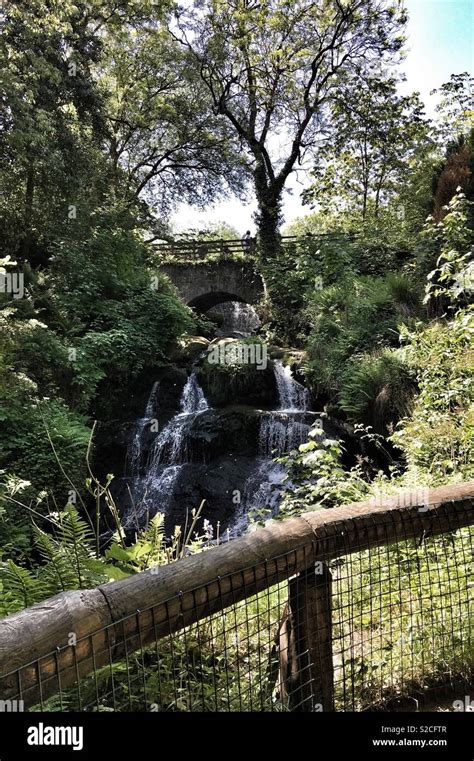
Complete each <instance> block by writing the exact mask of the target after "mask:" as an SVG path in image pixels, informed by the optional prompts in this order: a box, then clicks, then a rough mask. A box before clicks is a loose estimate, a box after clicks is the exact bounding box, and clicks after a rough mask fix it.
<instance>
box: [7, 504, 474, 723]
mask: <svg viewBox="0 0 474 761" xmlns="http://www.w3.org/2000/svg"><path fill="white" fill-rule="evenodd" d="M448 508H449V505H448ZM341 510H344V508H341ZM327 512H331V511H327ZM336 512H337V511H336ZM400 514H402V516H403V517H402V519H400ZM313 515H316V514H313ZM299 520H301V519H299ZM351 521H352V523H351ZM285 523H286V522H282V523H281V524H280V525H279V529H278V530H279V531H280V533H281V532H282V531H283V530H284V526H285ZM371 523H373V529H372V528H371ZM473 523H474V511H473V504H472V499H470V500H469V501H467V502H466V503H460V504H458V509H457V510H455V511H450V510H449V509H443V511H442V513H440V512H439V510H438V508H437V507H436V506H435V507H434V508H430V514H429V517H428V516H424V515H423V512H420V510H415V509H409V510H406V509H404V510H403V511H397V510H391V511H390V512H388V513H386V514H384V520H381V519H380V511H376V512H374V513H373V517H372V518H371V513H370V512H369V513H367V514H366V515H364V520H363V521H362V522H360V521H359V522H357V521H356V520H355V518H351V517H349V518H344V521H343V523H342V524H341V522H340V521H339V524H340V525H339V527H338V528H337V530H336V529H335V530H334V532H333V534H331V530H330V529H331V528H332V524H331V522H328V521H326V522H325V523H323V524H322V526H321V527H318V529H317V530H315V529H314V528H313V533H312V536H311V539H310V541H307V540H305V541H304V542H300V543H299V544H298V546H296V547H294V548H291V549H288V550H287V551H285V552H284V553H279V554H275V555H273V556H270V557H257V558H256V559H255V562H254V563H253V564H251V565H250V566H249V565H246V566H245V567H242V568H240V569H239V570H238V571H237V572H236V571H235V570H233V571H232V572H231V573H229V574H224V575H218V573H216V574H215V576H209V581H208V582H207V583H206V584H200V585H198V586H192V585H188V588H187V589H186V591H185V592H184V591H181V590H180V591H178V592H177V593H175V594H173V595H172V596H170V597H168V598H166V599H162V600H160V602H159V603H157V604H156V605H152V606H149V607H147V608H143V609H141V610H136V612H134V613H133V614H132V615H127V616H124V617H122V618H120V619H118V620H115V621H114V622H113V623H112V624H109V625H107V626H103V627H99V628H96V629H95V630H94V631H91V633H88V634H87V635H86V636H82V637H79V638H77V639H75V637H74V634H73V633H72V637H73V639H72V641H68V643H67V644H62V645H60V646H58V647H57V648H56V649H54V650H52V651H49V652H48V651H45V655H43V656H42V657H39V658H36V659H35V660H33V661H31V662H30V663H23V664H22V665H21V666H17V667H16V668H15V669H12V670H11V671H10V672H9V673H6V674H4V675H3V676H2V677H1V678H0V699H2V698H3V699H4V700H5V699H6V700H7V701H24V705H25V707H26V709H28V710H42V711H57V710H61V711H78V710H79V711H292V710H293V711H334V710H336V711H361V710H393V709H397V708H405V709H406V708H410V707H411V706H410V704H412V705H413V706H414V705H416V704H418V703H419V704H421V705H428V704H429V703H430V701H431V705H432V706H436V701H439V700H442V699H444V695H448V694H449V695H451V696H454V697H456V696H457V697H459V695H461V696H463V695H465V694H466V690H468V689H469V685H470V684H472V666H473V656H474V649H473V638H472V619H471V618H470V609H469V603H470V598H471V593H472V557H473V526H472V524H473ZM341 525H342V526H343V528H342V530H341V528H340V526H341ZM420 526H424V528H423V529H422V530H420ZM426 526H429V530H426ZM374 532H375V533H374ZM258 534H259V531H257V532H255V534H254V535H255V536H256V535H258ZM374 536H375V537H376V541H374ZM334 537H336V538H337V541H335V539H334ZM237 541H239V540H237ZM246 541H247V544H248V543H249V541H250V539H247V540H246ZM235 543H236V542H234V543H233V544H235ZM231 544H232V543H231ZM218 551H219V548H215V549H212V550H210V551H208V552H205V553H203V554H202V558H201V562H205V563H206V565H207V567H209V568H211V573H212V566H213V557H216V558H217V555H215V553H216V552H217V553H218ZM193 560H194V559H191V558H190V559H185V560H183V561H180V562H179V563H177V564H174V566H175V569H176V570H175V576H174V583H175V584H179V581H180V579H181V573H180V572H179V568H178V567H179V566H180V565H181V568H183V569H184V568H185V567H186V564H187V563H188V562H189V561H193ZM162 571H163V569H160V570H159V571H158V573H156V574H154V583H159V579H160V573H162ZM106 586H109V585H106ZM176 588H178V589H179V587H176ZM36 607H38V606H36ZM23 614H25V612H23ZM16 615H19V614H16ZM10 618H11V617H10ZM23 620H24V621H27V619H26V618H24V619H23ZM5 621H8V619H5ZM0 642H1V640H0ZM0 649H1V645H0ZM25 660H26V659H25ZM467 694H468V693H467Z"/></svg>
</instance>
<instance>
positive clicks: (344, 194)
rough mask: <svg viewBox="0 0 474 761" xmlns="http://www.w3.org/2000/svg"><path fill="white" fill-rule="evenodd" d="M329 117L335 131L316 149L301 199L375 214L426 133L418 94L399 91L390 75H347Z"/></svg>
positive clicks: (397, 183) (405, 171) (404, 172)
mask: <svg viewBox="0 0 474 761" xmlns="http://www.w3.org/2000/svg"><path fill="white" fill-rule="evenodd" d="M332 118H333V129H334V135H331V136H330V137H329V139H328V140H327V142H326V143H323V147H322V148H321V150H320V151H319V154H318V158H317V163H316V165H315V167H314V169H313V171H312V175H313V184H312V185H311V186H310V187H309V188H308V189H306V190H305V191H304V192H303V199H304V200H305V201H306V202H307V203H317V204H318V206H319V207H320V208H321V209H323V210H326V211H327V208H328V207H329V209H330V208H331V207H334V206H336V207H338V208H348V209H350V210H351V211H356V212H358V213H360V214H361V217H362V220H365V219H366V218H367V216H369V215H370V214H373V215H374V216H375V217H377V216H378V215H379V212H380V209H381V207H382V206H383V205H386V204H387V201H388V200H389V199H390V198H391V197H393V195H394V193H395V192H396V190H397V189H398V188H399V187H400V186H401V184H402V182H403V181H404V180H405V178H406V176H407V174H408V171H409V169H410V161H411V158H412V155H413V153H414V151H415V149H418V150H420V146H421V144H422V143H423V141H424V140H425V139H426V137H427V126H426V123H425V121H424V118H423V108H422V105H421V103H420V101H419V97H418V95H417V94H415V95H412V96H400V95H398V93H397V81H396V78H395V77H394V76H390V77H385V78H384V77H383V76H382V75H381V74H380V72H379V73H378V74H377V75H376V76H369V77H367V76H365V77H363V78H359V77H354V76H352V77H351V78H349V79H348V80H347V81H346V82H343V83H342V85H341V87H340V88H339V90H338V93H337V97H336V98H335V99H334V101H333V107H332Z"/></svg>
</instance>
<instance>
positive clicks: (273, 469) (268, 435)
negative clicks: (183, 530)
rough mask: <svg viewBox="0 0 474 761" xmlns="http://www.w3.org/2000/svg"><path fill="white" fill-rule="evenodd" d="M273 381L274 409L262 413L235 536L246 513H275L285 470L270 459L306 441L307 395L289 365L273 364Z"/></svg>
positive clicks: (241, 525)
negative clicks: (253, 465)
mask: <svg viewBox="0 0 474 761" xmlns="http://www.w3.org/2000/svg"><path fill="white" fill-rule="evenodd" d="M274 374H275V382H276V386H277V391H278V407H279V408H278V410H272V411H270V412H267V413H264V415H263V417H262V420H261V423H260V434H259V455H260V457H259V460H258V465H257V468H256V470H255V472H254V473H253V474H252V476H250V478H249V479H248V480H247V483H246V484H245V487H244V493H243V499H242V505H241V509H240V511H239V514H238V516H237V518H236V521H235V524H234V533H235V534H239V533H242V531H244V530H245V528H246V526H247V525H248V516H249V514H252V513H256V512H258V511H259V510H261V509H262V508H265V509H267V510H270V511H271V513H272V515H274V514H275V513H277V512H278V507H279V503H280V499H281V496H282V492H283V490H284V486H283V479H284V476H285V470H284V468H283V467H282V465H280V464H279V463H277V462H275V461H274V459H273V458H276V457H281V456H282V455H283V454H285V453H286V452H290V451H291V450H292V449H297V448H298V447H299V446H300V444H304V443H305V442H306V441H307V439H308V433H309V430H310V426H309V425H308V424H307V423H305V422H304V417H305V412H306V410H307V409H308V406H309V393H308V391H307V389H305V388H304V386H302V385H301V383H298V381H296V380H295V379H294V378H293V376H292V373H291V368H290V367H289V366H286V367H284V366H283V364H282V362H281V361H279V360H276V361H275V362H274Z"/></svg>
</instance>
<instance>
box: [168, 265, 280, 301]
mask: <svg viewBox="0 0 474 761" xmlns="http://www.w3.org/2000/svg"><path fill="white" fill-rule="evenodd" d="M160 269H161V271H162V272H164V273H165V274H166V275H168V277H169V278H170V280H171V282H172V283H173V284H174V285H175V287H176V289H177V291H178V293H179V295H180V296H181V298H182V299H183V301H184V302H185V303H186V304H187V305H188V306H191V307H194V308H195V309H196V310H197V311H198V312H207V311H208V309H212V307H215V306H216V305H217V304H221V303H222V302H224V301H241V302H245V303H246V304H256V303H257V302H258V301H260V299H261V298H262V296H263V295H264V293H265V284H264V281H263V278H262V276H261V275H260V274H259V273H258V272H257V270H256V267H255V264H254V263H253V262H235V261H229V260H227V261H217V262H193V263H190V262H176V263H173V264H164V265H162V266H161V268H160Z"/></svg>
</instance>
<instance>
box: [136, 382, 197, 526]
mask: <svg viewBox="0 0 474 761" xmlns="http://www.w3.org/2000/svg"><path fill="white" fill-rule="evenodd" d="M155 386H156V384H155ZM154 388H155V387H154ZM153 395H154V396H156V390H155V392H154V391H153V390H152V396H153ZM150 399H151V396H150ZM154 409H155V407H154V402H153V404H152V406H150V401H149V403H148V405H147V412H150V411H154ZM207 409H209V405H208V403H207V401H206V398H205V396H204V392H203V390H202V388H201V387H200V385H199V383H198V381H197V378H196V375H195V374H194V373H193V374H192V375H190V376H189V378H188V380H187V381H186V384H185V386H184V389H183V392H182V394H181V399H180V410H179V412H178V413H177V414H176V415H174V417H172V418H171V420H170V421H169V422H168V423H167V425H166V426H165V427H164V428H163V430H162V431H160V433H159V434H158V435H157V437H156V438H155V441H154V443H153V447H152V449H151V452H150V456H149V458H148V462H147V465H146V473H145V476H144V477H141V476H140V474H139V466H140V463H141V461H142V459H143V455H142V434H141V433H139V430H140V426H141V421H143V420H145V423H144V425H143V426H142V428H141V431H142V432H143V428H144V427H145V425H146V421H147V420H148V419H149V418H146V417H145V418H141V419H140V420H139V421H137V428H136V432H135V434H134V437H133V441H132V445H131V449H130V452H131V454H130V460H131V461H132V460H133V462H135V463H138V469H137V466H135V471H134V476H135V478H134V479H133V483H132V485H131V489H130V491H131V497H132V501H133V509H132V510H131V511H130V513H129V514H128V515H127V516H126V518H125V520H124V521H123V526H124V528H126V529H127V528H131V527H133V526H135V525H136V523H137V519H139V518H141V517H142V516H144V515H145V514H146V513H147V512H149V513H150V515H154V514H155V513H156V512H157V508H158V509H159V510H161V511H162V512H164V511H165V510H166V508H167V506H168V505H169V503H170V501H171V498H172V496H173V491H174V487H175V484H176V481H177V479H178V476H179V473H180V471H181V468H182V466H183V464H184V463H185V462H186V461H187V458H188V452H187V447H186V436H187V433H188V431H189V429H190V427H191V425H192V424H193V422H194V420H195V418H196V417H197V415H199V414H200V413H201V412H204V411H205V410H207Z"/></svg>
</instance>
